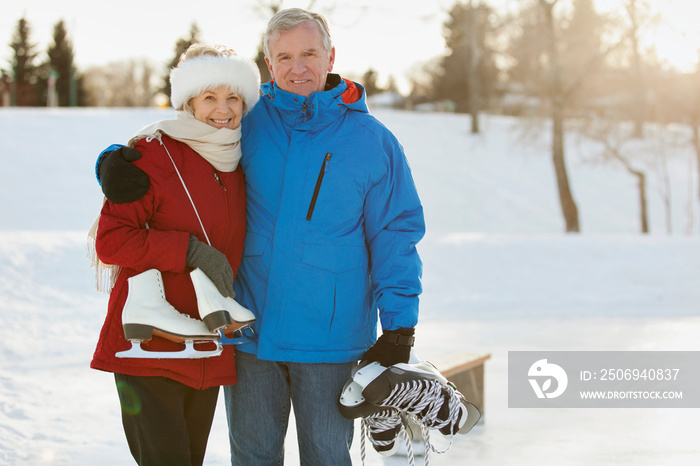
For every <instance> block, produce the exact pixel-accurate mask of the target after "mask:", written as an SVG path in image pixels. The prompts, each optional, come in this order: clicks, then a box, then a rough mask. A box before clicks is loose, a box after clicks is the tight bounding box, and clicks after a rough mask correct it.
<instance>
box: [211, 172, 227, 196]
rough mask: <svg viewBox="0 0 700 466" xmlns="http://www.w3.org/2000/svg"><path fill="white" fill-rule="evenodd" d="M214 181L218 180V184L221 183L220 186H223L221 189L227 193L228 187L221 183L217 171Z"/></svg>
mask: <svg viewBox="0 0 700 466" xmlns="http://www.w3.org/2000/svg"><path fill="white" fill-rule="evenodd" d="M214 179H215V180H216V182H217V183H219V186H221V188H222V189H223V190H224V191H226V186H224V184H223V183H222V182H221V178H219V174H218V173H216V170H214Z"/></svg>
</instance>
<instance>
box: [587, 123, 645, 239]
mask: <svg viewBox="0 0 700 466" xmlns="http://www.w3.org/2000/svg"><path fill="white" fill-rule="evenodd" d="M582 132H583V134H584V135H585V136H586V137H588V138H589V139H591V140H594V141H596V142H598V143H600V144H601V145H602V146H603V152H602V154H601V155H602V158H603V160H605V161H610V162H614V163H617V164H620V165H622V167H623V168H624V169H625V170H627V172H628V173H629V174H630V175H632V176H633V177H635V178H636V180H637V198H638V201H639V225H640V231H641V232H642V233H649V214H648V212H649V210H648V204H647V176H646V174H645V172H644V171H643V170H642V169H641V168H639V167H636V166H635V165H634V164H633V163H632V161H631V157H630V156H629V155H628V152H627V151H626V150H625V149H624V146H625V145H627V144H629V143H630V141H631V140H632V139H633V135H632V134H631V133H630V132H629V131H625V129H624V127H623V126H622V125H621V124H620V123H619V122H611V121H604V120H600V119H597V118H594V119H591V120H588V121H587V122H586V125H585V126H584V127H583V128H582Z"/></svg>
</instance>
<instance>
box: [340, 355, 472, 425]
mask: <svg viewBox="0 0 700 466" xmlns="http://www.w3.org/2000/svg"><path fill="white" fill-rule="evenodd" d="M353 381H354V383H356V384H357V386H359V387H361V388H362V398H363V400H364V402H365V403H369V404H371V405H375V406H381V407H387V408H394V409H397V410H399V411H401V412H404V413H406V414H407V415H408V416H409V418H411V419H412V420H414V421H415V422H416V423H417V424H419V425H421V426H423V427H425V428H427V429H431V430H438V431H439V432H440V433H441V434H442V435H444V436H450V437H451V436H452V435H454V434H457V433H458V434H466V433H467V432H469V431H470V430H471V428H472V427H474V425H475V424H476V422H477V421H478V420H479V418H480V417H481V413H480V412H479V410H478V409H477V408H476V406H474V405H473V404H472V403H469V402H468V401H466V400H465V399H464V396H462V394H461V393H460V392H459V391H457V390H456V389H455V387H454V385H453V384H452V383H450V382H448V380H447V379H446V378H445V377H443V375H442V374H440V372H439V371H438V370H437V369H436V368H435V366H433V365H432V364H431V363H429V362H427V361H421V362H418V363H416V364H404V363H399V364H394V365H393V366H390V367H388V368H385V367H383V366H381V365H380V364H379V363H376V362H374V363H371V364H368V365H367V366H364V367H362V368H360V369H358V371H357V372H356V373H355V374H354V375H353ZM355 389H357V387H355ZM356 409H357V408H356Z"/></svg>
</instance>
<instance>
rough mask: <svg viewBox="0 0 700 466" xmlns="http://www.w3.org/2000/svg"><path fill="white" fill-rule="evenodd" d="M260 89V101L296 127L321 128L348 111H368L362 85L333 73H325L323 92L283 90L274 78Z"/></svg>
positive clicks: (304, 128)
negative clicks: (307, 94)
mask: <svg viewBox="0 0 700 466" xmlns="http://www.w3.org/2000/svg"><path fill="white" fill-rule="evenodd" d="M261 88H262V92H263V98H264V100H266V101H267V103H268V104H269V105H272V106H273V107H274V108H276V109H277V111H278V112H279V114H280V116H281V117H282V120H283V121H284V123H285V124H286V125H288V126H290V127H292V128H293V129H296V130H313V129H318V128H322V127H325V126H327V125H330V124H331V123H333V122H334V121H336V120H337V119H338V118H340V117H341V116H342V115H344V114H345V112H347V111H349V110H352V111H359V112H364V113H368V109H367V103H366V101H365V92H364V88H363V87H362V86H361V85H360V84H358V83H354V82H352V81H350V80H347V79H343V78H341V77H340V76H339V75H337V74H329V75H328V78H327V81H326V90H325V91H321V92H314V93H313V94H311V95H310V96H308V97H304V96H300V95H297V94H292V93H291V92H287V91H284V90H282V89H280V88H279V86H277V83H275V82H274V81H270V82H268V83H265V84H263V85H262V86H261Z"/></svg>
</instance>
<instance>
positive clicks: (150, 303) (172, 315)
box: [116, 269, 223, 359]
mask: <svg viewBox="0 0 700 466" xmlns="http://www.w3.org/2000/svg"><path fill="white" fill-rule="evenodd" d="M127 282H128V284H129V292H128V295H127V298H126V302H125V303H124V309H123V310H122V328H123V329H124V337H125V338H126V339H127V340H129V341H130V342H131V345H132V347H131V349H129V350H127V351H122V352H119V353H117V354H116V356H117V357H119V358H157V359H172V358H177V359H182V358H206V357H211V356H217V355H219V354H221V351H222V349H223V347H222V346H221V345H220V344H219V343H218V341H216V340H218V338H219V337H220V335H219V334H218V332H217V333H212V332H210V331H209V329H208V328H207V326H206V325H205V324H204V322H202V321H201V320H197V319H193V318H191V317H189V316H187V315H185V314H182V313H180V312H178V310H177V309H175V308H174V307H173V306H172V305H171V304H170V303H168V301H167V300H166V299H165V290H164V288H163V278H162V276H161V273H160V271H158V270H156V269H151V270H147V271H145V272H143V273H140V274H138V275H134V276H133V277H130V278H129V279H127ZM154 335H157V336H159V337H162V338H165V339H167V340H170V341H174V342H177V343H184V344H185V349H184V350H182V351H176V352H160V351H159V352H156V351H144V350H143V349H142V348H141V342H143V341H148V340H150V339H152V338H153V336H154ZM195 341H199V342H204V341H207V342H215V343H216V345H217V348H216V349H215V350H211V351H201V350H196V349H195V348H194V342H195Z"/></svg>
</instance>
